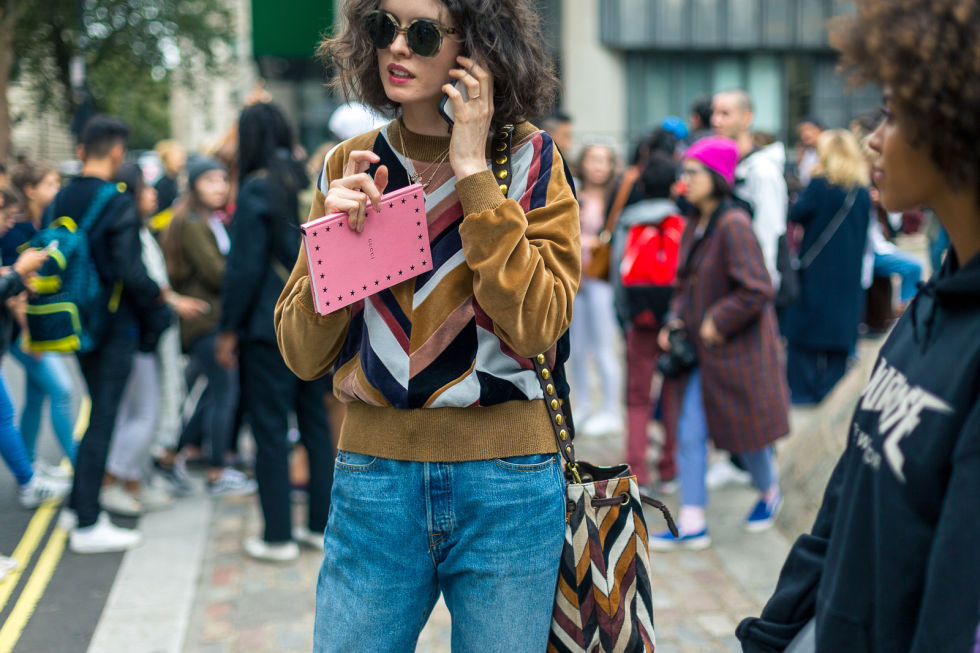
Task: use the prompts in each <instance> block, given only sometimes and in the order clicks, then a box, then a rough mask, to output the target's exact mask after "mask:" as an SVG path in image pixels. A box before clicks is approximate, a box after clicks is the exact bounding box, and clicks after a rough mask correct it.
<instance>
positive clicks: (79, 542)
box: [68, 512, 143, 553]
mask: <svg viewBox="0 0 980 653" xmlns="http://www.w3.org/2000/svg"><path fill="white" fill-rule="evenodd" d="M142 539H143V538H142V536H141V535H140V533H139V531H137V530H133V529H130V528H119V527H118V526H116V525H115V524H113V523H112V522H111V521H110V520H109V515H107V514H106V513H104V512H103V513H99V518H98V520H97V521H96V522H95V524H93V525H92V526H88V527H86V528H77V527H76V528H75V529H73V530H72V532H71V537H70V538H69V541H68V547H69V548H70V549H71V550H72V551H74V552H75V553H109V552H112V551H126V550H129V549H132V548H134V547H137V546H139V544H140V542H141V541H142Z"/></svg>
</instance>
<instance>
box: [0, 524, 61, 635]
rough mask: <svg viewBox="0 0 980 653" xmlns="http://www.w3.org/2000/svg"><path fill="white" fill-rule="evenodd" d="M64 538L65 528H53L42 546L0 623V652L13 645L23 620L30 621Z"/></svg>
mask: <svg viewBox="0 0 980 653" xmlns="http://www.w3.org/2000/svg"><path fill="white" fill-rule="evenodd" d="M67 539H68V533H67V532H66V531H65V530H63V529H61V528H56V529H54V532H53V533H52V534H51V537H50V538H49V539H48V544H47V546H45V547H44V551H42V552H41V556H40V557H39V558H38V559H37V565H36V566H35V567H34V572H33V573H32V574H31V576H30V578H28V580H27V584H26V585H25V586H24V591H23V592H21V594H20V598H19V599H17V603H16V604H14V609H13V610H11V612H10V616H9V617H7V620H6V621H5V622H4V624H3V628H0V653H10V651H13V650H14V646H16V645H17V641H18V640H19V639H20V636H21V634H22V633H23V632H24V628H25V627H26V626H27V622H28V621H30V618H31V615H33V614H34V609H35V608H36V607H37V604H38V603H39V602H40V601H41V597H42V596H43V595H44V590H45V589H47V587H48V583H49V582H50V581H51V576H53V575H54V570H55V568H56V567H57V566H58V561H60V560H61V554H62V553H64V551H65V542H66V541H67Z"/></svg>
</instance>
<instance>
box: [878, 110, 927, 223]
mask: <svg viewBox="0 0 980 653" xmlns="http://www.w3.org/2000/svg"><path fill="white" fill-rule="evenodd" d="M906 119H907V117H906V116H902V115H901V113H900V112H899V110H898V109H897V107H895V106H894V105H893V104H892V103H891V102H890V101H889V100H888V98H887V92H886V99H885V109H884V118H883V120H882V121H881V123H880V124H879V125H878V128H877V129H876V130H875V131H874V132H873V133H872V134H871V137H870V138H869V139H868V147H870V148H871V149H872V150H874V151H875V152H877V153H878V158H877V159H876V160H875V161H874V163H873V165H872V177H873V180H874V185H875V186H876V187H877V188H878V191H879V193H880V197H881V206H882V208H884V209H885V210H886V211H904V210H906V209H912V208H917V207H919V206H923V205H932V204H933V201H932V200H933V199H934V198H935V197H936V195H937V194H938V193H941V192H942V191H943V189H944V188H945V187H946V184H945V182H944V179H943V176H942V173H941V172H940V171H939V169H938V168H937V167H936V165H935V164H934V163H933V162H932V159H931V158H930V156H929V153H928V152H927V151H926V150H925V148H923V147H922V146H921V145H919V146H913V145H912V144H911V143H910V142H909V140H908V138H907V137H906V130H907V127H905V126H904V125H905V120H906Z"/></svg>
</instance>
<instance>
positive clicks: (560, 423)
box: [555, 413, 565, 426]
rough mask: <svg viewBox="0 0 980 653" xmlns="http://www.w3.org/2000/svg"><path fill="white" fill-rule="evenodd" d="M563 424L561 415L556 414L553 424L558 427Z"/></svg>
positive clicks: (563, 420) (563, 419)
mask: <svg viewBox="0 0 980 653" xmlns="http://www.w3.org/2000/svg"><path fill="white" fill-rule="evenodd" d="M564 423H565V418H564V417H562V416H561V413H558V414H557V415H555V424H557V425H558V426H561V425H562V424H564Z"/></svg>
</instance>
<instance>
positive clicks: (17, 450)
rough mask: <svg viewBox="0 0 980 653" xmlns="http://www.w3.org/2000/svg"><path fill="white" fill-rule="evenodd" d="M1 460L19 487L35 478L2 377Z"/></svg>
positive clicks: (1, 377)
mask: <svg viewBox="0 0 980 653" xmlns="http://www.w3.org/2000/svg"><path fill="white" fill-rule="evenodd" d="M0 458H3V462H5V463H7V467H9V468H10V472H11V473H12V474H13V475H14V478H16V479H17V483H18V484H19V485H24V484H25V483H27V482H28V481H30V480H31V479H32V478H33V477H34V470H33V469H31V460H30V458H28V457H27V451H26V450H25V449H24V441H23V440H21V439H20V433H18V432H17V427H16V426H14V405H13V403H11V401H10V394H9V393H8V392H7V384H6V382H5V381H4V379H3V376H0Z"/></svg>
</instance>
